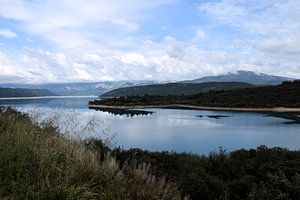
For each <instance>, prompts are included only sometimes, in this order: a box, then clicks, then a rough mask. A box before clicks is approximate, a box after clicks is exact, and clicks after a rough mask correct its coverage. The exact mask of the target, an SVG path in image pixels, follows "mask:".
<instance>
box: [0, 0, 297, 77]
mask: <svg viewBox="0 0 300 200" xmlns="http://www.w3.org/2000/svg"><path fill="white" fill-rule="evenodd" d="M299 19H300V1H299V0H152V1H148V0H110V1H107V0H76V1H74V0H52V1H44V0H0V82H2V83H10V82H18V83H42V82H73V81H107V80H159V81H167V80H184V79H193V78H199V77H202V76H206V75H217V74H223V73H228V72H234V71H237V70H253V71H256V72H264V73H269V74H274V75H281V76H289V77H295V78H300V20H299Z"/></svg>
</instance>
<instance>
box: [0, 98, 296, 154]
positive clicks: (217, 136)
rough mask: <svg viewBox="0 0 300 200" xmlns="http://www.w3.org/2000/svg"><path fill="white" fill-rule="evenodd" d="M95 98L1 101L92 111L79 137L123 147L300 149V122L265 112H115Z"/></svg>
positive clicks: (83, 117) (81, 115) (26, 107)
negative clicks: (93, 123) (98, 106)
mask: <svg viewBox="0 0 300 200" xmlns="http://www.w3.org/2000/svg"><path fill="white" fill-rule="evenodd" d="M94 99H96V97H84V98H74V97H61V98H35V99H9V100H3V99H1V100H0V105H10V106H14V107H16V108H17V109H19V110H21V111H24V112H30V111H32V110H39V112H41V111H42V113H44V114H46V115H47V113H48V114H49V113H51V112H53V111H54V110H55V111H56V112H63V113H64V114H68V113H71V114H72V115H75V116H76V117H77V118H78V123H84V122H85V121H88V119H89V118H91V117H92V118H94V119H99V121H101V123H100V125H99V126H97V127H96V129H95V130H93V132H90V133H88V134H86V135H84V136H83V137H99V138H108V139H109V140H112V141H113V142H114V143H115V145H116V146H121V147H123V148H126V149H128V148H142V149H147V150H151V151H163V150H167V151H176V152H192V153H198V154H208V153H209V152H211V151H217V150H218V149H219V147H222V148H223V149H226V150H228V151H232V150H237V149H241V148H245V149H249V148H256V147H257V146H259V145H267V146H269V147H274V146H279V147H286V148H289V149H294V150H299V149H300V142H299V141H300V124H299V123H292V122H293V121H292V120H288V119H284V118H280V117H275V116H272V115H270V114H268V113H249V112H224V111H205V110H203V111H202V110H178V109H145V111H149V112H150V113H149V114H145V113H144V114H143V115H133V116H131V115H130V114H127V115H126V114H125V115H114V114H110V113H108V112H103V111H98V110H91V109H88V107H87V103H88V101H92V100H94ZM151 113H152V114H151ZM61 119H62V121H61V122H60V123H62V124H65V122H64V121H63V120H65V119H66V117H64V118H61Z"/></svg>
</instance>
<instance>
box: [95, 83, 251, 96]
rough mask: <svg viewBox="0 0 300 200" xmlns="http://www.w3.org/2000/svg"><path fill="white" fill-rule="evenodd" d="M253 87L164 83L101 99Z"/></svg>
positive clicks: (107, 93)
mask: <svg viewBox="0 0 300 200" xmlns="http://www.w3.org/2000/svg"><path fill="white" fill-rule="evenodd" d="M252 87H254V86H253V85H251V84H248V83H238V82H226V83H223V82H211V83H166V84H155V85H145V86H134V87H125V88H119V89H115V90H112V91H110V92H106V93H104V94H102V95H101V96H100V97H101V98H109V97H120V96H127V95H140V96H143V95H146V94H147V95H164V96H165V95H191V94H198V93H205V92H209V91H220V90H232V89H239V88H252Z"/></svg>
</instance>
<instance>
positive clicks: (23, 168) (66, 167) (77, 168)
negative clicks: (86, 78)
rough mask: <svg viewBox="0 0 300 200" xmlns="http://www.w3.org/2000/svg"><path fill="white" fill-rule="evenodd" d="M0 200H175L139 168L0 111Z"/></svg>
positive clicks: (174, 191) (170, 189)
mask: <svg viewBox="0 0 300 200" xmlns="http://www.w3.org/2000/svg"><path fill="white" fill-rule="evenodd" d="M0 199H53V200H54V199H55V200H60V199H107V200H110V199H120V200H124V199H128V200H131V199H141V200H143V199H145V200H146V199H147V200H148V199H166V200H167V199H170V200H171V199H181V196H180V194H179V192H178V190H177V189H176V187H174V185H173V184H171V183H169V182H167V181H165V180H164V179H163V178H157V177H154V176H152V175H151V174H150V172H149V169H148V167H146V166H145V165H127V166H126V167H123V168H122V169H121V168H120V167H119V164H118V162H116V160H115V159H114V158H112V157H110V156H106V157H105V158H104V159H102V160H100V159H99V156H98V153H97V152H95V151H93V150H91V149H87V148H86V147H85V145H83V144H82V143H81V142H79V141H75V140H71V139H68V138H65V137H63V136H62V135H61V134H60V133H59V131H58V130H57V128H56V127H53V126H52V124H47V123H44V124H43V125H42V126H41V125H38V124H37V123H35V122H34V121H33V120H32V119H31V118H30V117H28V116H27V115H25V114H22V113H20V112H17V111H16V110H13V109H11V108H4V107H1V108H0Z"/></svg>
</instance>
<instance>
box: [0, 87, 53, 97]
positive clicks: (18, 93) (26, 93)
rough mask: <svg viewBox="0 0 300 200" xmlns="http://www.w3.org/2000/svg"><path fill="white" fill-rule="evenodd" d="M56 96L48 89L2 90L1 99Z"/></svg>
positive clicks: (0, 91) (0, 92)
mask: <svg viewBox="0 0 300 200" xmlns="http://www.w3.org/2000/svg"><path fill="white" fill-rule="evenodd" d="M55 95H56V94H54V93H53V92H50V91H49V90H46V89H24V88H0V98H5V97H39V96H55Z"/></svg>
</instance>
